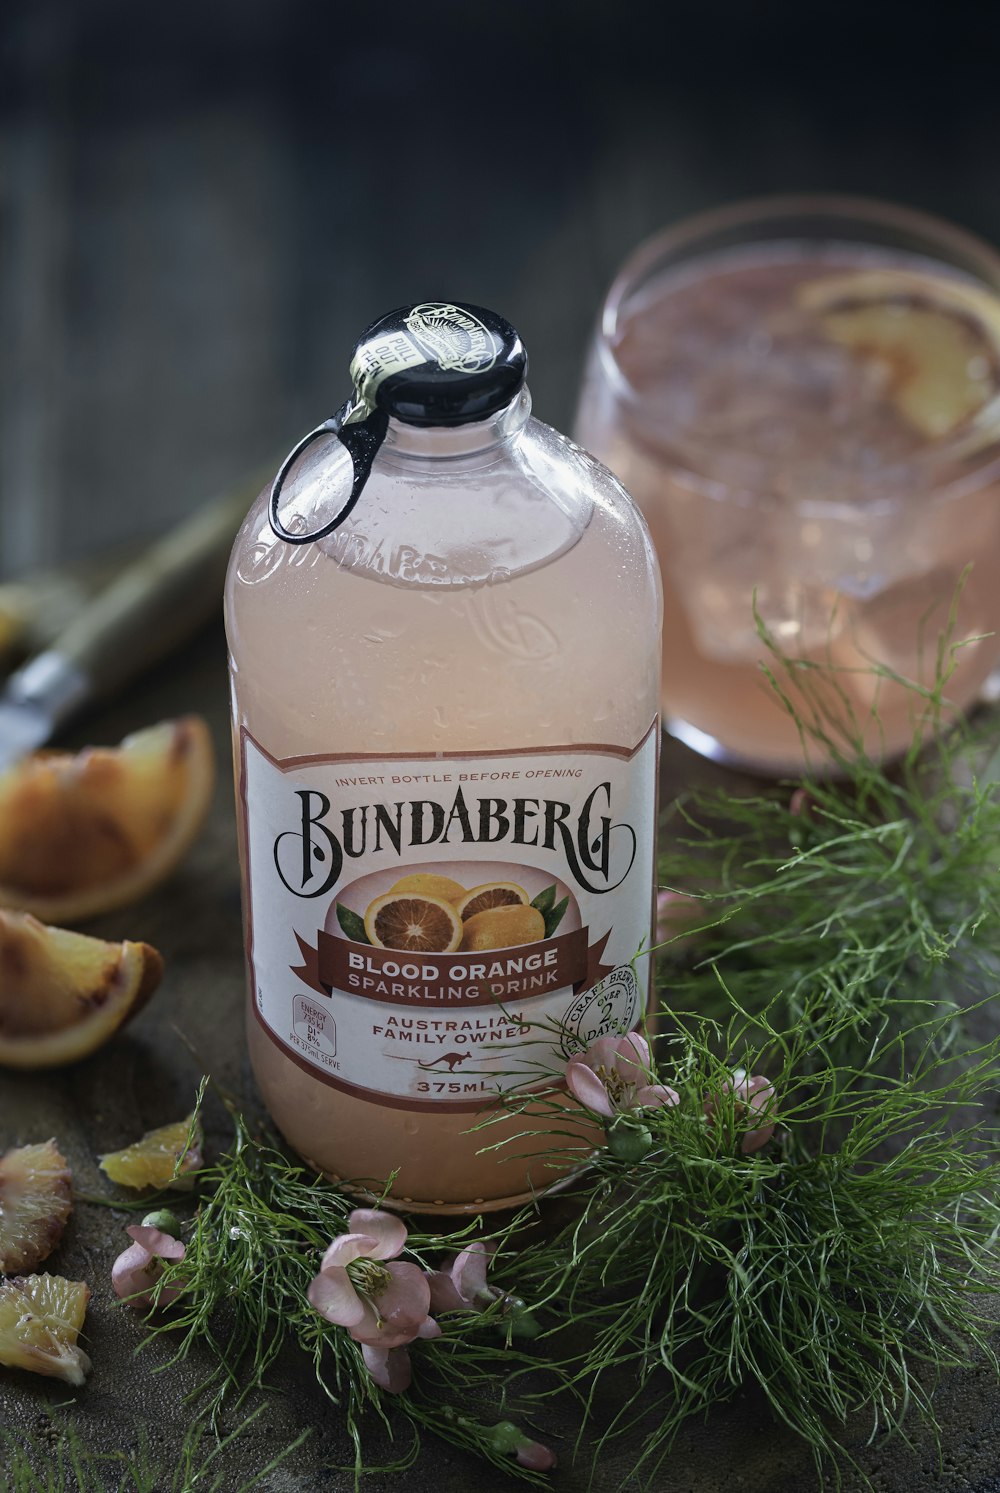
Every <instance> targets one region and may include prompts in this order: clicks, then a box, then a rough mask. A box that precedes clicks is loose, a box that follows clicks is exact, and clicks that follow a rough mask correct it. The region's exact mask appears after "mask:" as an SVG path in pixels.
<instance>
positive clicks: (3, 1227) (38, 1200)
mask: <svg viewBox="0 0 1000 1493" xmlns="http://www.w3.org/2000/svg"><path fill="white" fill-rule="evenodd" d="M71 1181H72V1178H71V1177H70V1171H69V1167H68V1166H67V1165H66V1159H65V1157H64V1156H62V1155H61V1154H60V1152H59V1148H58V1147H57V1145H56V1143H55V1141H54V1140H48V1141H45V1142H44V1144H42V1145H39V1146H17V1147H15V1149H14V1150H12V1151H8V1152H7V1154H6V1156H0V1275H11V1274H13V1273H14V1271H16V1270H34V1268H35V1266H36V1265H40V1264H41V1262H42V1261H43V1260H44V1259H47V1258H48V1256H49V1255H50V1254H51V1253H52V1251H53V1250H54V1249H55V1247H56V1245H57V1244H58V1243H59V1240H60V1239H61V1238H62V1235H63V1229H65V1227H66V1220H67V1218H69V1215H70V1213H71V1212H72V1210H73V1199H72V1196H71V1193H70V1183H71Z"/></svg>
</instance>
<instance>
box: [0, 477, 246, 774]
mask: <svg viewBox="0 0 1000 1493" xmlns="http://www.w3.org/2000/svg"><path fill="white" fill-rule="evenodd" d="M271 470H272V469H271V468H269V469H268V472H267V474H263V473H260V472H257V473H254V474H253V476H252V478H248V479H247V480H246V481H245V482H241V483H240V484H239V486H238V487H237V488H236V489H234V490H233V491H232V492H229V493H226V494H225V495H224V496H222V497H221V498H216V499H215V500H214V501H213V502H211V503H208V504H207V505H206V506H205V507H204V508H202V509H201V510H199V511H198V512H197V513H195V515H194V516H193V517H192V518H189V519H187V520H185V522H184V523H182V524H180V525H179V526H178V527H177V528H176V529H174V530H173V531H172V532H171V533H169V534H167V535H166V536H165V537H164V538H162V539H159V540H157V541H156V542H155V543H154V544H152V545H151V546H150V547H149V548H148V549H147V550H145V551H144V552H143V554H142V555H141V556H140V557H139V559H138V560H136V561H134V562H133V563H132V564H131V565H128V566H126V568H125V569H124V570H123V571H122V572H121V573H120V574H119V575H118V576H117V577H116V579H115V580H113V581H112V582H111V583H110V584H109V585H108V586H107V587H106V588H105V589H104V590H103V591H101V592H100V593H99V594H98V596H97V597H96V598H95V599H94V600H93V601H91V602H90V603H89V604H88V605H86V606H85V607H84V608H83V610H82V611H81V612H80V613H79V614H78V615H77V616H76V617H75V618H74V619H73V620H72V621H71V622H70V624H69V626H68V627H67V628H66V629H65V631H64V632H63V633H61V634H60V636H59V637H58V638H57V639H56V640H55V641H54V642H53V643H52V644H51V646H50V647H48V648H47V649H46V650H45V651H44V652H43V653H39V654H38V655H37V656H36V657H35V658H33V659H30V660H29V661H28V663H26V664H25V665H23V667H22V668H20V669H18V670H16V671H15V673H13V674H12V675H11V676H10V678H9V679H8V680H7V683H6V687H5V688H4V689H3V691H2V692H0V772H4V771H6V770H7V769H8V768H10V767H12V766H14V764H15V763H17V762H18V761H20V759H21V758H22V757H24V756H26V755H27V754H28V753H29V752H32V751H35V750H37V748H38V747H40V746H44V745H45V744H46V742H48V741H50V740H51V738H52V736H53V735H54V734H55V732H56V731H57V729H58V728H59V727H60V726H61V725H63V724H64V722H65V721H67V720H68V719H69V718H70V717H71V716H72V715H74V714H75V713H76V711H77V710H78V709H79V708H80V707H81V705H83V704H85V703H87V702H89V701H91V700H96V699H98V698H100V697H102V696H106V695H110V694H112V693H114V692H115V691H116V690H117V689H119V688H120V687H121V686H122V685H124V684H127V683H128V682H129V680H131V679H132V678H134V677H135V675H136V674H138V673H140V672H141V671H142V670H143V669H144V668H147V667H148V666H149V665H150V664H153V663H156V662H157V661H158V660H159V659H161V658H163V657H164V656H165V655H166V654H167V653H169V652H170V651H171V650H172V649H173V648H175V647H176V646H177V645H178V644H179V643H181V642H183V641H185V640H186V639H187V638H188V637H190V636H191V635H192V634H193V633H194V632H196V631H197V629H198V628H199V627H200V626H201V625H202V624H203V623H204V622H206V621H207V620H208V619H209V617H210V616H211V615H212V613H213V612H214V611H215V609H216V608H217V607H218V605H219V603H220V601H221V599H222V588H223V584H224V581H225V575H226V566H227V565H228V563H229V552H230V550H231V549H232V545H233V540H234V538H235V536H236V531H237V529H238V528H239V526H240V524H241V523H242V521H243V519H244V517H245V516H246V512H247V509H248V508H249V507H250V504H251V503H252V502H253V500H254V498H255V497H256V496H257V494H258V492H259V491H260V489H261V487H263V485H264V483H265V481H267V480H269V477H270V475H271Z"/></svg>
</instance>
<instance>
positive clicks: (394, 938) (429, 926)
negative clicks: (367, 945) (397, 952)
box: [365, 892, 462, 954]
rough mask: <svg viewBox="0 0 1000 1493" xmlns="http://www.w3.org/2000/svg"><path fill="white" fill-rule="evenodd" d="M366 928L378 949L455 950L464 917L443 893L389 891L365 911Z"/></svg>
mask: <svg viewBox="0 0 1000 1493" xmlns="http://www.w3.org/2000/svg"><path fill="white" fill-rule="evenodd" d="M365 932H366V933H367V935H368V937H369V939H370V940H371V942H372V943H373V944H374V945H375V947H376V948H377V949H401V950H405V951H406V952H407V953H413V954H453V953H454V952H455V950H456V949H457V948H458V946H459V944H460V943H461V942H462V919H461V918H460V917H459V915H458V913H457V912H456V911H455V907H454V904H453V903H451V902H448V901H446V900H445V898H444V897H428V896H417V895H416V894H414V893H410V894H409V895H406V894H405V893H404V894H403V895H402V896H401V895H400V894H399V893H398V892H387V893H386V895H385V896H384V897H376V898H375V901H374V902H372V903H371V905H370V906H369V908H368V911H367V912H366V913H365Z"/></svg>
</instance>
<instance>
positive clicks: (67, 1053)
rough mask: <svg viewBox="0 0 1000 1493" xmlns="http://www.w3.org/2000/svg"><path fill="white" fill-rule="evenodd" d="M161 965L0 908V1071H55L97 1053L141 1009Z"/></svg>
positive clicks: (150, 952)
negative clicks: (0, 1066)
mask: <svg viewBox="0 0 1000 1493" xmlns="http://www.w3.org/2000/svg"><path fill="white" fill-rule="evenodd" d="M162 976H163V960H162V959H161V958H160V956H159V954H158V953H157V952H156V950H155V949H153V948H150V946H149V944H145V943H105V942H104V940H103V939H100V938H88V937H87V936H86V935H85V934H83V933H68V932H67V931H66V930H65V929H64V928H47V927H46V926H45V924H44V923H40V922H38V920H37V918H33V917H32V916H31V915H30V913H24V912H5V911H4V910H3V909H2V908H0V1065H2V1066H6V1067H8V1068H57V1067H61V1066H62V1065H63V1064H65V1063H75V1062H77V1061H78V1060H79V1059H80V1058H84V1057H87V1056H88V1054H89V1053H92V1052H96V1051H97V1049H98V1048H99V1047H102V1046H103V1045H104V1043H105V1042H107V1040H108V1038H109V1037H111V1036H112V1035H113V1034H114V1033H115V1032H116V1031H117V1030H118V1028H119V1027H120V1026H122V1025H123V1024H124V1023H125V1022H126V1021H127V1020H128V1019H129V1017H130V1016H134V1015H135V1013H136V1011H138V1010H140V1009H141V1008H142V1007H143V1006H144V1005H145V1004H146V1002H147V1000H148V999H149V997H150V996H151V995H152V993H153V991H154V990H155V989H156V987H157V985H159V983H160V980H161V978H162Z"/></svg>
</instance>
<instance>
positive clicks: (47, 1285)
mask: <svg viewBox="0 0 1000 1493" xmlns="http://www.w3.org/2000/svg"><path fill="white" fill-rule="evenodd" d="M89 1300H90V1287H89V1286H87V1285H85V1284H84V1282H83V1281H82V1280H64V1279H63V1277H62V1276H61V1275H20V1276H18V1275H15V1276H12V1277H11V1279H10V1280H6V1281H3V1282H0V1364H4V1365H6V1367H7V1368H9V1369H27V1370H28V1371H29V1373H32V1374H46V1375H48V1376H49V1378H52V1379H64V1380H65V1381H66V1383H67V1384H75V1385H80V1384H82V1383H83V1381H84V1379H85V1378H86V1376H87V1375H88V1374H89V1373H90V1359H89V1358H88V1357H87V1355H86V1353H84V1352H83V1350H82V1349H81V1348H78V1347H77V1345H76V1340H77V1338H78V1337H79V1335H80V1328H81V1327H82V1326H83V1319H84V1317H85V1316H86V1314H87V1302H88V1301H89Z"/></svg>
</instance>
